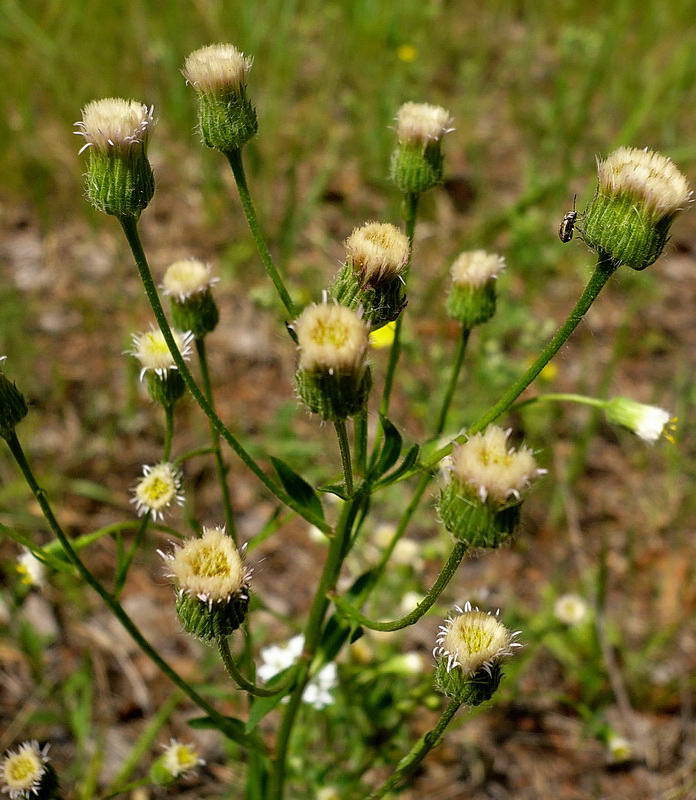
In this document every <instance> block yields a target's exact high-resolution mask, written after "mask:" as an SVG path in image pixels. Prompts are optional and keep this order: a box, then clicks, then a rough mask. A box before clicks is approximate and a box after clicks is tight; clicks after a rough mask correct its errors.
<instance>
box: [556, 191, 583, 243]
mask: <svg viewBox="0 0 696 800" xmlns="http://www.w3.org/2000/svg"><path fill="white" fill-rule="evenodd" d="M576 197H577V195H574V196H573V210H572V211H568V213H567V214H566V215H565V216H564V217H563V219H562V220H561V225H560V227H559V228H558V238H559V239H560V240H561V241H562V242H569V241H570V240H571V239H572V238H573V231H574V230H575V220H576V219H577V218H578V212H577V211H576V210H575V198H576Z"/></svg>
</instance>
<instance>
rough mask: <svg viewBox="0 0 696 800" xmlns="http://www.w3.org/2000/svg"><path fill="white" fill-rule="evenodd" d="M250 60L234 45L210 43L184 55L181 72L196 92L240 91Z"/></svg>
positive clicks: (244, 82) (244, 81)
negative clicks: (186, 55) (184, 59)
mask: <svg viewBox="0 0 696 800" xmlns="http://www.w3.org/2000/svg"><path fill="white" fill-rule="evenodd" d="M252 63H253V62H252V59H251V58H249V56H245V55H244V53H242V52H240V51H239V50H237V48H236V47H235V46H234V45H233V44H210V45H208V46H207V47H201V48H200V49H198V50H194V51H193V53H191V54H190V55H189V56H188V57H187V58H186V61H185V62H184V69H183V73H184V77H185V78H186V81H187V83H190V84H191V86H193V88H194V89H196V90H197V91H199V92H203V93H207V92H210V93H217V92H227V91H233V92H239V91H241V90H242V88H243V87H244V85H245V84H246V78H247V74H248V72H249V70H250V69H251V65H252Z"/></svg>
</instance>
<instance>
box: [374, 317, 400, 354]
mask: <svg viewBox="0 0 696 800" xmlns="http://www.w3.org/2000/svg"><path fill="white" fill-rule="evenodd" d="M395 330H396V321H394V322H387V324H386V325H383V326H382V327H381V328H378V329H377V330H376V331H372V333H371V334H370V344H371V345H372V346H373V347H374V348H375V349H376V350H381V349H382V348H384V347H391V344H392V342H393V341H394V331H395Z"/></svg>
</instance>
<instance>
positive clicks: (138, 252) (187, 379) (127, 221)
mask: <svg viewBox="0 0 696 800" xmlns="http://www.w3.org/2000/svg"><path fill="white" fill-rule="evenodd" d="M119 222H120V223H121V227H122V228H123V232H124V233H125V235H126V239H127V240H128V244H129V245H130V248H131V250H132V252H133V257H134V259H135V263H136V266H137V267H138V272H139V273H140V278H141V280H142V282H143V286H144V288H145V293H146V295H147V298H148V300H149V301H150V306H151V307H152V311H153V313H154V315H155V319H156V320H157V324H158V325H159V327H160V330H161V331H162V335H163V336H164V340H165V341H166V343H167V346H168V347H169V351H170V353H171V355H172V358H173V359H174V363H175V364H176V366H177V369H178V370H179V372H180V373H181V377H182V378H183V379H184V383H185V384H186V387H187V388H188V390H189V392H191V394H192V395H193V399H194V400H195V401H196V403H198V405H199V406H200V407H201V409H202V410H203V412H204V413H205V415H206V416H207V417H208V419H209V420H210V421H211V423H213V425H214V426H215V430H216V431H217V432H218V434H220V436H222V438H223V439H224V440H225V441H226V442H227V444H229V446H230V447H231V448H232V449H233V450H234V452H235V453H236V454H237V455H238V456H239V458H240V459H241V460H242V461H243V462H244V464H245V465H246V466H247V467H248V468H249V469H250V470H251V471H252V472H253V473H254V475H256V477H257V478H258V479H259V480H260V481H261V483H262V484H263V485H264V486H265V487H266V488H267V489H268V491H269V492H271V494H273V495H275V497H277V498H278V500H280V501H281V502H283V503H285V505H287V506H289V507H290V508H292V509H293V510H294V511H296V512H297V513H298V514H299V515H300V516H301V517H303V518H304V519H306V520H307V522H311V523H312V525H316V526H317V528H319V529H320V530H322V531H324V532H325V533H329V532H330V531H331V527H330V526H329V525H328V523H327V522H326V521H325V520H324V519H322V518H321V517H319V516H317V515H316V514H314V513H313V512H312V511H309V510H308V509H306V508H305V507H304V506H302V505H300V504H299V503H297V502H296V501H295V500H293V498H292V497H290V495H288V494H287V493H286V492H285V491H284V490H283V489H282V487H281V486H279V485H278V484H277V483H276V482H275V481H273V480H271V479H270V478H269V477H268V476H267V475H266V473H265V472H264V471H263V470H262V469H261V467H259V465H258V464H257V463H256V461H254V459H253V458H252V457H251V455H250V454H249V453H248V452H247V451H246V450H245V448H244V447H243V446H242V444H241V442H239V441H238V439H237V438H236V437H235V436H234V435H233V434H232V433H231V432H230V431H229V430H228V428H227V427H226V426H225V425H224V423H223V422H222V420H221V419H220V418H219V417H218V415H217V414H216V413H215V411H214V410H213V408H212V407H211V405H210V403H209V402H208V401H207V400H206V399H205V397H204V396H203V393H202V392H201V390H200V389H199V388H198V384H197V383H196V382H195V380H194V379H193V375H191V371H190V370H189V368H188V366H187V364H186V361H185V360H184V358H183V356H182V355H181V353H180V352H179V348H178V347H177V345H176V341H175V340H174V337H173V335H172V330H171V328H170V327H169V322H168V321H167V317H166V315H165V313H164V309H163V308H162V303H161V301H160V299H159V295H158V293H157V287H156V286H155V282H154V280H153V279H152V273H151V272H150V267H149V265H148V263H147V258H146V257H145V253H144V251H143V246H142V243H141V241H140V235H139V234H138V225H137V221H136V219H135V218H134V217H121V218H119Z"/></svg>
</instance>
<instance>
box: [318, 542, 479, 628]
mask: <svg viewBox="0 0 696 800" xmlns="http://www.w3.org/2000/svg"><path fill="white" fill-rule="evenodd" d="M468 549H469V546H468V545H467V544H466V543H465V542H457V543H456V544H455V545H454V547H453V548H452V552H451V553H450V556H449V558H448V559H447V562H446V563H445V565H444V567H443V568H442V570H441V572H440V574H439V575H438V576H437V579H436V581H435V583H434V584H433V585H432V588H431V589H430V591H429V592H428V593H427V594H426V596H425V597H424V598H423V599H422V600H421V602H420V603H418V605H417V606H416V607H415V608H414V609H413V611H411V612H410V613H409V614H406V615H405V616H403V617H401V618H400V619H395V620H392V621H391V622H378V621H377V620H374V619H370V618H369V617H366V616H365V615H364V614H361V613H360V610H359V609H358V608H356V607H355V606H352V605H351V604H350V603H349V602H347V601H346V600H345V599H344V598H343V597H338V596H334V597H333V601H334V603H335V604H336V606H337V607H338V608H339V610H340V611H342V612H343V613H344V614H346V615H347V616H349V617H350V618H351V619H353V620H355V621H356V622H359V623H360V624H361V625H364V626H365V627H366V628H369V629H370V630H372V631H398V630H401V628H407V627H408V626H409V625H413V624H414V623H415V622H418V620H419V619H420V618H421V617H422V616H423V615H424V614H426V613H427V612H428V611H429V610H430V608H432V606H433V605H434V603H435V602H436V601H437V599H438V598H439V597H440V595H441V594H442V593H443V592H444V590H445V589H446V588H447V585H448V584H449V582H450V581H451V580H452V577H453V576H454V573H455V572H456V571H457V568H458V567H459V565H460V564H461V562H462V559H463V558H464V555H465V554H466V552H467V550H468Z"/></svg>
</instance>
